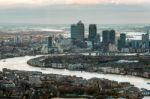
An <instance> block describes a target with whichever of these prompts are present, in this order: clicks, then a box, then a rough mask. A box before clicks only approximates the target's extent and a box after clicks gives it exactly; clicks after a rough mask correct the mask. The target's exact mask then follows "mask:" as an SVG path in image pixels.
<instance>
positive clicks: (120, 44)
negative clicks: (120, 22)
mask: <svg viewBox="0 0 150 99" xmlns="http://www.w3.org/2000/svg"><path fill="white" fill-rule="evenodd" d="M125 47H126V34H124V33H121V34H120V38H119V39H118V50H119V51H121V49H122V48H125Z"/></svg>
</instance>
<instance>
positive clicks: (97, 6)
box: [0, 0, 150, 24]
mask: <svg viewBox="0 0 150 99" xmlns="http://www.w3.org/2000/svg"><path fill="white" fill-rule="evenodd" d="M149 5H150V1H149V0H92V1H91V0H13V1H12V0H0V15H1V16H0V23H35V24H71V23H75V22H76V21H79V20H82V21H83V22H84V23H85V24H86V23H95V24H149V22H150V19H149V17H150V13H149V12H150V6H149Z"/></svg>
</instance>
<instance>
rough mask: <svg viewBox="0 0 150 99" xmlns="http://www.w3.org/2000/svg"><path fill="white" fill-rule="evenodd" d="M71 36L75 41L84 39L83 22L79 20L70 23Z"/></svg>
mask: <svg viewBox="0 0 150 99" xmlns="http://www.w3.org/2000/svg"><path fill="white" fill-rule="evenodd" d="M71 38H72V39H74V40H77V41H83V40H84V24H83V23H82V22H81V21H79V22H78V23H77V24H72V25H71Z"/></svg>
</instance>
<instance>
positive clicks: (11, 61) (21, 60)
mask: <svg viewBox="0 0 150 99" xmlns="http://www.w3.org/2000/svg"><path fill="white" fill-rule="evenodd" d="M35 57H39V56H25V57H15V58H8V59H6V61H5V62H4V61H3V60H0V70H2V69H3V68H8V69H12V70H26V71H40V72H42V73H46V74H48V73H53V74H61V75H75V76H77V77H83V78H86V79H90V78H93V77H97V78H105V79H109V80H114V81H118V82H130V83H131V84H133V85H134V86H136V87H138V88H146V89H148V90H150V85H149V84H147V83H148V82H150V79H145V78H140V77H134V76H125V75H114V74H98V73H89V72H81V71H70V70H66V69H52V68H46V70H41V68H39V67H32V66H29V65H28V64H27V61H28V60H29V59H32V58H35ZM144 99H150V97H148V98H146V97H145V98H144Z"/></svg>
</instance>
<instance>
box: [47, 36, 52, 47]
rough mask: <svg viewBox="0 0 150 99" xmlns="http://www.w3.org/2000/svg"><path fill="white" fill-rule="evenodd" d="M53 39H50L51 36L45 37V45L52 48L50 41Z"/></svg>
mask: <svg viewBox="0 0 150 99" xmlns="http://www.w3.org/2000/svg"><path fill="white" fill-rule="evenodd" d="M52 40H53V39H52V37H50V36H49V37H47V46H48V48H52V42H53V41H52Z"/></svg>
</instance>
